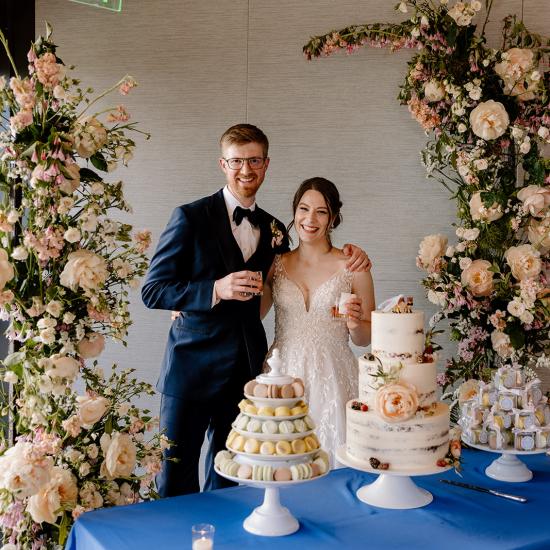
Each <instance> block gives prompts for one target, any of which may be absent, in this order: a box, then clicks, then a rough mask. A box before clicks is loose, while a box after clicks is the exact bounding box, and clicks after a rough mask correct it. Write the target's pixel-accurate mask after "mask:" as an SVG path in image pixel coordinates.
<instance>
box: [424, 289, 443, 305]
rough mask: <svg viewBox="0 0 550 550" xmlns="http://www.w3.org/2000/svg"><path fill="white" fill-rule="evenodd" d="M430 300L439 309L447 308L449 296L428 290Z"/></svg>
mask: <svg viewBox="0 0 550 550" xmlns="http://www.w3.org/2000/svg"><path fill="white" fill-rule="evenodd" d="M428 300H429V301H430V302H431V303H432V304H435V305H436V306H439V307H445V304H446V303H447V295H446V294H445V293H444V292H436V291H435V290H431V289H430V290H428Z"/></svg>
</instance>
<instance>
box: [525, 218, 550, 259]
mask: <svg viewBox="0 0 550 550" xmlns="http://www.w3.org/2000/svg"><path fill="white" fill-rule="evenodd" d="M527 237H528V239H529V242H530V243H531V244H532V245H533V246H535V247H536V248H537V249H539V250H540V252H541V254H546V253H547V252H548V251H549V250H550V215H548V216H546V218H544V219H542V220H540V221H539V220H536V219H535V218H532V219H531V220H530V221H529V225H528V226H527Z"/></svg>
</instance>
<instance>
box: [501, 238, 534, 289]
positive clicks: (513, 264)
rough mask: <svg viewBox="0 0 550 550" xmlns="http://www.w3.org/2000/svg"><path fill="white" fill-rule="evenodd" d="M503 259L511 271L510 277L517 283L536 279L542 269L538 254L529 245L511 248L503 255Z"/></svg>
mask: <svg viewBox="0 0 550 550" xmlns="http://www.w3.org/2000/svg"><path fill="white" fill-rule="evenodd" d="M504 257H505V258H506V262H507V263H508V265H509V266H510V269H511V270H512V275H513V276H514V277H515V278H516V279H517V280H518V281H523V280H525V279H531V278H533V277H536V276H537V275H538V274H539V273H540V270H541V268H542V262H541V261H540V252H539V251H538V250H535V249H534V248H533V247H532V246H531V245H530V244H522V245H520V246H511V247H510V248H509V249H508V250H507V251H506V252H505V253H504Z"/></svg>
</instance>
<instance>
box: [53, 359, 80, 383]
mask: <svg viewBox="0 0 550 550" xmlns="http://www.w3.org/2000/svg"><path fill="white" fill-rule="evenodd" d="M51 360H52V361H51V366H50V367H48V368H47V369H46V374H47V375H48V376H49V377H50V378H66V379H67V380H74V379H75V378H76V375H77V374H78V371H79V370H80V363H79V362H78V361H77V360H76V359H73V358H72V357H68V356H67V355H52V357H51Z"/></svg>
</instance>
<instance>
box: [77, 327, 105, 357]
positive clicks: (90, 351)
mask: <svg viewBox="0 0 550 550" xmlns="http://www.w3.org/2000/svg"><path fill="white" fill-rule="evenodd" d="M77 349H78V353H79V355H80V356H81V357H83V358H84V359H92V358H93V357H97V356H98V355H100V354H101V353H102V352H103V350H104V349H105V338H104V336H103V335H102V334H98V333H97V332H91V333H89V334H87V335H86V338H82V340H80V342H79V343H78V346H77Z"/></svg>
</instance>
